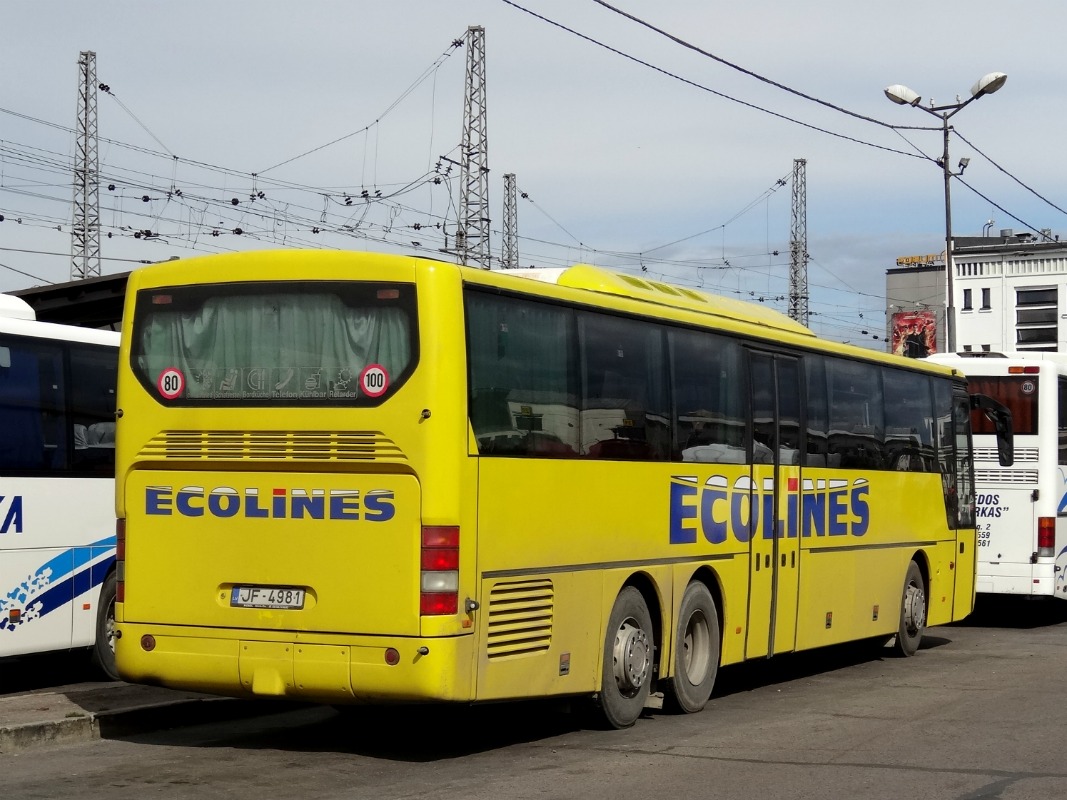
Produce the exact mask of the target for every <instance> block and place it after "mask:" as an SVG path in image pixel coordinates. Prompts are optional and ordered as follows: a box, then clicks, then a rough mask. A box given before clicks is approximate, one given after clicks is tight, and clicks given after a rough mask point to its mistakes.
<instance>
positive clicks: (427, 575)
mask: <svg viewBox="0 0 1067 800" xmlns="http://www.w3.org/2000/svg"><path fill="white" fill-rule="evenodd" d="M420 563H421V565H422V572H421V573H420V575H419V612H420V613H421V614H423V615H424V616H441V615H446V614H455V613H456V612H457V610H458V609H459V528H458V527H456V526H443V525H435V526H426V527H424V528H423V529H422V552H421V554H420Z"/></svg>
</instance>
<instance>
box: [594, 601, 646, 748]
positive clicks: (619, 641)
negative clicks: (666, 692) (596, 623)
mask: <svg viewBox="0 0 1067 800" xmlns="http://www.w3.org/2000/svg"><path fill="white" fill-rule="evenodd" d="M655 652H656V647H655V641H654V640H653V632H652V616H651V615H650V614H649V613H648V606H647V605H646V604H645V599H644V597H642V596H641V592H639V591H638V590H637V589H635V588H634V587H633V586H627V587H626V588H624V589H623V590H622V591H621V592H619V596H618V597H617V598H615V605H614V607H613V608H612V609H611V616H610V617H609V618H608V626H607V631H606V632H605V635H604V668H603V670H602V671H601V674H600V693H599V694H598V695H597V705H598V706H599V707H600V711H601V714H603V717H604V719H605V720H606V721H607V723H608V725H610V726H611V727H612V728H629V727H630V726H631V725H633V724H634V723H635V722H637V720H638V718H639V717H640V716H641V710H642V709H643V708H644V707H645V701H646V700H647V699H648V693H649V687H650V686H651V685H652V672H653V666H654V663H655Z"/></svg>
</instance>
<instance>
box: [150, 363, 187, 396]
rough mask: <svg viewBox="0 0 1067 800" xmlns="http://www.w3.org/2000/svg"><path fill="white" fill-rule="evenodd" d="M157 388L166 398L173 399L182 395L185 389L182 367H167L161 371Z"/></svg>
mask: <svg viewBox="0 0 1067 800" xmlns="http://www.w3.org/2000/svg"><path fill="white" fill-rule="evenodd" d="M156 388H157V389H158V390H159V394H160V396H161V397H162V398H163V399H164V400H173V399H175V398H176V397H181V393H182V392H183V391H185V376H184V375H183V374H182V371H181V370H180V369H177V368H176V367H167V368H166V369H165V370H163V371H162V372H161V373H159V380H158V381H156Z"/></svg>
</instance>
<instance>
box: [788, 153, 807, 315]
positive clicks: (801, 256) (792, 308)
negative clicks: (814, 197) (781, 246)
mask: <svg viewBox="0 0 1067 800" xmlns="http://www.w3.org/2000/svg"><path fill="white" fill-rule="evenodd" d="M807 166H808V162H807V159H804V158H797V159H794V160H793V221H792V224H791V226H790V229H789V257H790V261H789V317H790V319H795V320H796V321H797V322H799V323H800V324H801V325H807V324H808V188H807V177H806V174H807Z"/></svg>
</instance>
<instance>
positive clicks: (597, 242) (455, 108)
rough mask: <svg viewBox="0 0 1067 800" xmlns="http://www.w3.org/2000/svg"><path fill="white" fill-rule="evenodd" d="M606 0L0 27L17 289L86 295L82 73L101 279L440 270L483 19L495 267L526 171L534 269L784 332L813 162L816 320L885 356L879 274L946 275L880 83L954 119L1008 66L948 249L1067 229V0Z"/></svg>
mask: <svg viewBox="0 0 1067 800" xmlns="http://www.w3.org/2000/svg"><path fill="white" fill-rule="evenodd" d="M612 5H613V6H614V7H615V8H616V9H617V11H616V10H612V8H609V7H605V6H604V5H602V4H599V3H597V2H594V0H515V4H514V5H513V4H511V3H508V2H505V0H410V1H407V0H391V1H390V2H380V1H379V2H369V1H361V0H350V1H349V2H319V1H318V0H307V1H306V2H301V3H295V2H274V1H273V0H255V1H254V2H253V0H227V1H226V2H206V1H205V0H183V2H181V3H174V2H172V3H162V2H107V1H106V0H94V2H93V3H85V2H76V1H75V0H63V1H62V2H47V1H46V0H42V1H41V2H22V3H9V4H5V8H4V18H3V23H2V24H0V72H2V75H3V81H2V83H0V86H2V90H0V92H2V94H0V109H2V112H0V214H3V215H4V218H5V219H4V221H3V222H2V223H0V265H3V268H0V290H12V289H19V288H25V287H27V286H32V285H39V284H43V283H48V282H60V281H65V280H68V279H69V277H70V268H71V261H70V258H69V253H70V249H71V237H70V230H71V199H72V189H71V171H70V170H71V165H72V163H73V159H74V152H75V139H76V137H75V129H76V112H77V109H78V96H77V90H78V76H79V70H78V55H79V52H80V51H83V50H91V51H94V52H95V53H96V72H97V80H98V82H99V83H104V84H106V85H107V86H108V87H109V92H100V93H99V95H98V98H97V103H98V120H99V135H100V137H101V141H100V151H99V161H100V173H101V184H102V186H101V194H100V220H101V225H102V227H101V231H102V240H101V242H102V244H101V249H102V254H103V261H102V267H103V272H104V273H105V274H109V273H114V272H122V271H125V270H127V269H131V268H135V267H136V266H137V262H138V261H153V260H162V259H167V258H170V257H174V256H177V257H180V258H188V257H192V256H195V255H199V254H203V253H209V252H218V251H225V250H233V249H248V248H266V247H277V246H287V247H292V246H323V247H344V248H351V249H367V250H387V251H394V252H395V251H405V252H415V251H420V252H430V253H436V251H437V249H438V248H440V247H442V246H444V244H445V238H444V237H445V236H451V233H452V231H453V229H454V225H455V221H456V208H455V200H456V197H457V191H456V189H457V181H456V180H455V178H456V175H457V173H458V168H456V167H453V168H452V172H448V168H449V165H450V164H449V161H447V160H442V159H441V157H442V156H444V157H446V159H447V158H451V159H457V158H458V152H457V150H458V144H459V141H460V136H461V130H462V122H463V91H464V83H465V72H466V60H467V48H466V47H458V48H456V47H453V42H454V41H455V40H460V41H462V40H464V39H465V37H466V34H467V29H468V27H469V26H472V25H478V26H482V27H484V29H485V48H486V87H487V102H486V108H487V134H488V136H487V139H488V150H489V154H488V162H489V167H490V170H491V172H490V180H489V203H490V214H491V216H492V219H493V223H492V227H493V230H494V235H493V241H492V247H493V253H494V256H498V255H499V252H500V228H501V226H502V219H503V213H502V207H503V196H504V192H503V175H504V174H505V173H514V174H515V175H516V176H517V177H516V180H517V184H518V188H519V190H520V191H521V192H523V193H525V194H526V197H524V198H522V199H520V200H519V203H518V228H519V235H520V241H519V252H520V262H521V264H523V265H530V264H534V265H539V266H541V265H544V266H557V265H561V264H565V263H573V262H577V261H587V262H592V263H596V264H600V265H603V266H608V267H616V268H620V269H623V270H625V271H630V272H640V271H641V270H642V267H643V268H644V269H645V271H646V274H648V275H652V276H655V277H658V278H663V279H667V280H672V281H675V282H679V283H685V284H687V285H691V286H702V287H703V288H705V289H709V290H713V291H721V292H724V293H727V294H731V295H733V296H741V297H743V298H746V299H755V300H757V301H758V300H760V299H761V298H762V300H763V301H764V302H766V303H769V304H771V305H772V306H773V307H775V308H778V309H779V310H783V311H784V310H785V309H786V301H785V297H786V295H787V293H788V275H789V238H790V222H791V204H792V198H791V191H792V176H793V164H794V160H795V159H806V161H807V165H806V189H807V204H806V215H807V241H808V252H809V254H810V259H811V260H810V262H809V267H808V281H809V286H810V292H811V300H810V303H809V309H810V311H811V313H812V316H811V325H812V327H813V328H814V329H815V330H816V331H817V332H819V333H822V334H824V335H826V336H828V337H830V338H834V339H837V340H839V341H845V340H847V341H852V342H855V343H859V344H865V345H867V346H871V347H877V348H879V349H881V348H882V347H883V342H882V341H881V338H882V337H883V336H884V329H885V302H886V301H885V298H884V290H885V270H886V269H887V268H890V267H893V266H894V265H895V260H896V258H897V257H899V256H906V255H920V254H927V253H940V252H941V251H942V250H943V249H944V235H945V218H944V184H943V180H942V173H941V170H940V168H939V167H938V166H937V165H936V164H935V163H934V162H933V161H931V160H930V158H928V157H938V156H940V153H941V147H942V135H941V130H940V128H941V121H940V120H939V119H938V118H936V117H934V116H932V115H931V114H928V113H924V112H923V111H921V110H919V109H915V108H908V107H901V106H896V105H893V104H891V103H889V101H888V100H887V99H886V98H885V96H884V95H883V93H882V90H883V89H884V88H885V87H886V86H888V85H890V84H896V83H903V84H906V85H908V86H910V87H911V88H912V89H914V90H915V91H917V92H918V93H919V94H921V95H922V96H923V103H924V104H927V103H928V102H929V100H930V99H931V98H932V99H933V100H934V101H935V102H936V103H937V104H939V105H940V104H944V103H952V102H955V101H956V95H957V94H958V95H959V96H960V98H961V99H966V98H967V97H969V96H970V95H969V90H970V87H971V86H972V85H973V84H974V82H975V81H976V80H977V79H978V78H980V77H981V76H982V75H984V74H986V73H989V72H993V71H1002V72H1005V73H1007V74H1008V76H1009V78H1008V82H1007V84H1006V85H1005V87H1004V88H1003V89H1002V90H1001V91H1000V92H999V93H997V94H996V95H992V96H989V97H985V98H981V99H980V100H978V101H976V102H974V103H972V104H971V105H969V106H967V107H966V108H965V109H963V110H962V111H961V112H960V113H959V114H958V115H957V116H956V117H954V119H953V125H954V126H955V128H956V130H957V131H958V132H959V133H960V134H962V136H963V137H965V139H966V140H967V142H969V143H970V144H967V143H965V142H964V141H963V140H961V139H960V138H957V137H955V136H954V137H953V139H952V142H951V158H950V163H952V164H953V165H954V164H956V163H957V162H958V160H959V158H961V157H969V158H970V159H971V160H970V164H969V165H968V167H967V170H966V173H965V174H964V175H963V180H965V181H967V183H968V184H970V186H971V187H973V188H974V190H977V192H980V193H981V194H982V195H985V198H988V199H983V197H981V196H979V195H978V194H976V193H975V192H974V191H972V190H971V189H969V188H968V187H967V186H964V185H962V184H961V183H959V182H954V183H953V190H952V191H953V194H952V198H953V208H952V214H953V228H954V231H955V233H956V234H957V235H980V234H981V233H982V231H983V228H984V227H985V226H986V225H987V223H990V222H991V223H992V225H991V226H989V227H990V228H991V229H992V230H993V231H994V233H995V232H997V231H999V230H1000V229H1002V228H1012V229H1014V230H1015V231H1017V232H1018V231H1022V230H1027V229H1041V228H1051V229H1052V230H1053V232H1054V233H1057V234H1058V233H1061V232H1063V233H1067V220H1064V218H1063V217H1064V212H1062V211H1060V210H1058V209H1057V208H1056V207H1055V206H1059V207H1060V208H1067V196H1065V195H1067V192H1064V190H1063V188H1062V187H1064V186H1067V175H1065V174H1064V173H1065V172H1067V165H1065V163H1064V158H1063V156H1062V153H1061V151H1062V129H1063V117H1064V113H1065V112H1064V103H1063V102H1062V99H1061V94H1062V92H1061V91H1060V90H1058V89H1057V85H1058V81H1059V79H1060V77H1061V76H1063V75H1064V74H1067V48H1064V47H1063V46H1062V36H1063V31H1064V30H1065V29H1067V25H1065V23H1067V6H1064V4H1063V3H1062V0H1031V2H1027V3H1025V4H1024V5H1023V6H1022V7H1018V8H1017V9H1016V10H1015V11H1013V12H1011V13H1010V14H1009V13H1008V12H1006V10H1005V9H1006V7H1005V6H1004V5H1003V4H1000V3H997V4H994V3H992V2H987V1H986V0H969V2H955V1H952V0H948V1H946V2H940V3H930V2H915V1H914V0H902V1H901V2H896V3H894V4H892V6H885V5H884V4H882V5H879V6H876V5H872V4H870V3H857V2H855V0H821V1H820V2H817V3H786V2H781V0H779V1H778V2H766V1H765V0H749V1H748V2H744V3H714V2H707V1H706V0H703V1H700V0H660V1H659V2H655V3H652V2H638V1H637V0H614V2H612ZM516 6H518V7H516ZM523 8H525V9H527V10H528V11H529V12H533V13H534V14H537V15H540V16H541V17H543V18H544V19H539V18H538V17H536V16H534V15H533V14H531V13H527V12H526V11H523V10H522V9H523ZM619 11H621V12H625V13H627V14H630V15H633V16H634V17H637V18H639V19H640V20H642V21H644V22H645V23H648V25H651V26H654V27H655V28H658V29H660V30H662V31H664V32H666V33H668V34H671V35H673V36H674V37H676V38H678V39H682V40H684V42H685V43H688V44H689V45H692V48H699V49H700V50H703V51H705V53H704V54H702V53H700V52H698V51H697V50H696V49H692V48H688V47H685V46H684V45H683V44H680V43H678V42H676V41H672V40H670V39H668V38H667V37H665V36H664V35H662V34H661V33H657V32H656V31H654V30H651V29H650V28H649V27H646V26H643V25H641V24H640V23H639V22H636V21H634V20H632V19H628V18H627V17H625V16H623V14H620V13H618V12H619ZM552 23H557V24H552ZM561 26H562V27H561ZM578 34H580V35H578ZM583 37H585V38H583ZM608 48H611V49H608ZM707 54H711V56H715V57H717V58H718V59H721V61H720V60H716V59H715V58H712V57H710V56H709V55H707ZM723 61H725V62H729V63H730V64H733V65H736V66H737V67H740V68H743V69H744V70H747V71H748V72H750V73H756V74H757V75H758V76H761V77H762V78H765V79H767V80H768V81H773V82H775V83H777V84H781V85H783V86H786V87H789V88H790V89H793V90H795V91H796V92H799V93H803V94H804V95H807V96H808V97H809V98H814V99H815V100H820V101H823V102H824V103H825V104H828V105H823V104H820V103H817V102H815V100H813V99H805V98H803V97H800V96H798V95H796V94H791V93H790V92H788V91H786V90H785V89H783V88H779V87H778V86H775V85H772V84H771V83H769V82H765V81H761V80H760V79H759V78H757V77H753V76H752V75H750V74H745V73H744V72H742V71H740V70H738V69H735V68H732V67H731V66H728V65H727V64H724V63H722V62H723ZM641 62H644V63H641ZM829 106H836V107H838V108H840V109H843V110H845V111H848V112H852V114H855V115H858V116H850V115H848V114H846V113H843V112H842V111H839V110H835V109H833V108H830V107H829ZM859 117H867V118H870V119H871V120H876V121H878V122H882V123H886V124H885V125H879V124H877V122H875V121H868V120H865V119H861V118H859ZM891 125H896V126H914V127H917V128H931V130H893V129H892V128H891V127H889V126H891ZM978 150H980V152H977V151H978ZM982 154H984V155H985V156H986V157H988V159H991V160H992V162H994V163H990V160H987V158H984V157H983V155H982ZM783 179H784V180H783ZM109 187H113V188H109ZM364 191H366V192H367V199H364V198H363V196H362V193H363V192H364ZM261 193H262V196H260V194H261ZM378 195H380V196H381V197H380V199H378ZM1038 195H1040V197H1039V196H1038ZM145 197H147V198H148V200H147V201H145V200H144V199H143V198H145ZM450 197H451V199H450ZM1042 198H1044V199H1042ZM235 200H236V201H237V202H236V204H234V202H233V201H235ZM997 206H1000V207H1001V208H997ZM1012 215H1014V217H1015V219H1013V218H1012ZM20 219H21V220H22V222H21V223H19V222H18V220H20ZM439 226H443V227H439ZM238 229H239V230H240V231H241V233H235V231H236V230H238ZM145 231H150V232H151V235H148V236H146V235H145V234H144V232H145ZM109 234H110V236H109ZM416 242H417V243H418V244H417V245H416V244H414V243H416ZM27 251H29V252H27ZM875 336H878V337H879V339H877V340H876V339H874V337H875Z"/></svg>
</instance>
